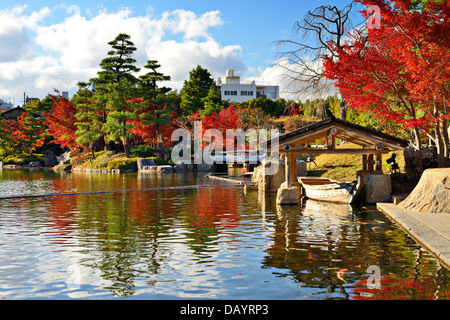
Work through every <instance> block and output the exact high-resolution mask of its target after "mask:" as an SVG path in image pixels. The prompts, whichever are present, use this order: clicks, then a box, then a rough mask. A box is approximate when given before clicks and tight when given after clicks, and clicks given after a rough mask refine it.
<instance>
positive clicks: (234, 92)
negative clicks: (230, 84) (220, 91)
mask: <svg viewBox="0 0 450 320" xmlns="http://www.w3.org/2000/svg"><path fill="white" fill-rule="evenodd" d="M225 95H226V96H237V91H225Z"/></svg>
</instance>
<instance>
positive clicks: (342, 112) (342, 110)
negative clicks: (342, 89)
mask: <svg viewBox="0 0 450 320" xmlns="http://www.w3.org/2000/svg"><path fill="white" fill-rule="evenodd" d="M339 118H340V119H341V120H344V121H346V120H347V102H346V101H345V100H342V101H341V102H340V103H339Z"/></svg>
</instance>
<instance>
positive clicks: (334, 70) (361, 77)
mask: <svg viewBox="0 0 450 320" xmlns="http://www.w3.org/2000/svg"><path fill="white" fill-rule="evenodd" d="M357 1H358V2H360V3H362V4H363V5H366V6H370V5H375V6H378V7H379V8H380V11H381V28H379V29H376V28H373V29H368V33H367V34H365V33H363V32H358V31H355V32H353V33H352V34H351V39H350V40H349V41H348V42H347V43H346V44H345V45H344V46H343V47H342V48H339V47H338V46H336V45H335V44H334V43H332V42H330V43H329V48H330V49H331V50H333V52H335V53H336V55H337V56H338V59H333V58H332V57H330V56H324V57H323V60H324V66H325V74H326V76H327V78H329V79H332V80H334V81H335V85H336V87H338V88H339V89H340V92H341V94H342V95H343V96H344V98H345V99H346V100H347V101H348V105H349V107H351V108H353V109H355V110H356V111H358V112H370V113H372V114H374V115H375V116H376V117H378V118H379V119H381V120H393V121H394V122H396V123H400V124H403V125H404V126H405V127H406V128H411V129H416V130H419V129H420V130H424V131H426V132H428V131H429V130H430V129H432V128H434V127H435V124H436V123H437V121H439V118H443V117H444V118H449V114H448V113H447V112H446V109H445V106H446V105H448V104H449V102H450V101H449V96H450V95H449V87H448V83H449V80H450V46H449V44H450V36H449V33H448V28H449V27H450V3H449V2H448V1H428V2H427V4H426V7H424V8H423V10H411V1H410V0H396V1H393V0H357ZM362 14H363V15H364V16H365V17H366V18H367V12H366V11H363V12H362ZM436 108H437V109H438V110H439V111H440V112H439V113H436V112H435V111H436ZM417 138H418V135H417V134H416V140H417Z"/></svg>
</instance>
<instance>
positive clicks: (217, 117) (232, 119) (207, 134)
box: [189, 105, 240, 147]
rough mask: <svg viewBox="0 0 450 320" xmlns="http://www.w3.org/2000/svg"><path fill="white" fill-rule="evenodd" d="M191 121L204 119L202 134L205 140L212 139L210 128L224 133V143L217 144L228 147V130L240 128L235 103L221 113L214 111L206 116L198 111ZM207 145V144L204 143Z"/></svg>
mask: <svg viewBox="0 0 450 320" xmlns="http://www.w3.org/2000/svg"><path fill="white" fill-rule="evenodd" d="M189 120H190V121H191V122H194V121H202V136H203V139H204V140H211V135H212V134H211V131H208V130H210V129H216V130H218V131H220V133H222V138H223V139H222V142H223V145H222V146H220V145H216V146H217V147H226V146H225V143H226V131H227V129H238V128H239V122H240V121H239V113H238V110H237V108H236V107H235V106H234V105H230V106H229V107H228V108H224V109H222V110H221V111H220V112H219V113H216V112H214V113H213V114H211V115H205V116H204V118H203V119H202V117H201V116H200V113H199V111H197V112H196V113H195V114H194V115H193V116H192V117H191V118H190V119H189ZM204 147H205V145H204Z"/></svg>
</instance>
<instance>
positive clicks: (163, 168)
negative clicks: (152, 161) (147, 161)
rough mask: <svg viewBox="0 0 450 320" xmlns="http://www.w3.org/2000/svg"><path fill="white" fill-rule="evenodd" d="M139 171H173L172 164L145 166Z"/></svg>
mask: <svg viewBox="0 0 450 320" xmlns="http://www.w3.org/2000/svg"><path fill="white" fill-rule="evenodd" d="M140 172H144V173H173V172H174V169H173V167H172V166H145V167H143V169H142V170H140Z"/></svg>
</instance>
